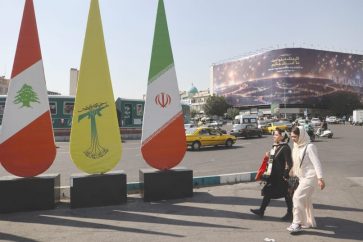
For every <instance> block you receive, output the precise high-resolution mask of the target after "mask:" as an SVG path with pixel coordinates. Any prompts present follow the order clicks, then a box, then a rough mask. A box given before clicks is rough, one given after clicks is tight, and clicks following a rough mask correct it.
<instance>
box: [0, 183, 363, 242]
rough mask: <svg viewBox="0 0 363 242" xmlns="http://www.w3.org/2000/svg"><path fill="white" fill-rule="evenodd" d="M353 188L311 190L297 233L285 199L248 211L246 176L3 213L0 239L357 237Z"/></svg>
mask: <svg viewBox="0 0 363 242" xmlns="http://www.w3.org/2000/svg"><path fill="white" fill-rule="evenodd" d="M350 189H352V190H351V191H347V192H349V194H351V195H349V196H346V195H345V194H342V192H344V191H341V190H336V189H335V190H334V189H333V188H331V190H329V188H328V189H327V190H324V191H323V192H320V191H316V192H315V196H314V207H315V215H316V219H317V223H318V229H309V230H305V231H304V232H303V233H302V234H300V235H295V236H292V235H290V234H289V233H288V232H287V231H286V227H287V226H288V225H289V223H287V222H282V221H280V217H281V216H283V215H284V214H285V212H286V207H285V202H284V201H283V200H282V199H281V200H274V201H272V202H271V204H270V206H269V207H268V209H267V211H266V216H265V218H264V219H262V220H261V219H259V218H257V217H256V216H255V215H253V214H251V213H250V212H249V210H250V208H255V207H258V206H259V204H260V202H261V196H260V186H259V184H258V183H254V182H250V183H239V184H234V185H224V186H215V187H205V188H199V189H194V197H192V198H188V199H178V200H170V201H162V202H152V203H146V202H143V200H142V199H141V198H140V196H139V194H134V195H131V196H129V197H128V202H127V204H124V205H120V206H110V207H98V208H87V209H74V210H71V209H69V208H68V205H67V204H60V205H59V207H58V208H57V209H55V210H48V211H37V212H26V213H14V214H1V215H0V240H1V241H3V240H4V241H88V242H90V241H148V242H153V241H155V242H156V241H158V242H159V241H224V242H227V241H264V239H265V238H266V237H268V238H273V239H275V241H304V242H306V241H309V242H313V241H361V240H363V232H362V229H363V216H362V215H363V209H362V208H363V199H362V197H363V195H362V193H361V191H362V189H361V187H360V186H356V187H351V188H350ZM352 191H355V192H358V193H351V192H352ZM332 197H335V198H336V199H331V198H332Z"/></svg>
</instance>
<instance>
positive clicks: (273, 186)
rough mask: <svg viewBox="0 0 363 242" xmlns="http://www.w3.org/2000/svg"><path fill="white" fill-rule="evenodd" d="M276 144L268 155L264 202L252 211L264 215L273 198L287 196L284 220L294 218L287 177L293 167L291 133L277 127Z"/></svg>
mask: <svg viewBox="0 0 363 242" xmlns="http://www.w3.org/2000/svg"><path fill="white" fill-rule="evenodd" d="M273 141H274V144H273V145H272V148H271V151H270V152H268V153H267V154H266V155H267V156H269V162H268V165H267V169H266V172H265V173H264V175H263V180H265V181H266V184H265V185H264V187H263V188H262V191H261V195H262V196H263V200H262V204H261V206H260V208H259V209H251V212H252V213H254V214H256V215H258V216H259V217H260V218H263V217H264V214H265V210H266V207H267V206H268V204H269V203H270V201H271V199H278V198H282V197H284V198H285V201H286V205H287V213H286V215H285V216H283V217H282V218H281V219H282V220H284V221H291V220H292V208H293V206H292V198H291V196H290V194H289V192H288V183H287V179H288V176H289V171H290V169H291V168H292V157H291V149H290V146H289V145H288V142H289V135H288V133H287V132H285V131H283V130H281V129H279V128H276V130H275V131H274V135H273Z"/></svg>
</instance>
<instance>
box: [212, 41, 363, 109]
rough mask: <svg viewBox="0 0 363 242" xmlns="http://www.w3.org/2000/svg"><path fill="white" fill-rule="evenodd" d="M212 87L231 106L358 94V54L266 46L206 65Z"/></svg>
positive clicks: (362, 90)
mask: <svg viewBox="0 0 363 242" xmlns="http://www.w3.org/2000/svg"><path fill="white" fill-rule="evenodd" d="M212 73H213V76H212V78H213V79H212V91H213V93H214V94H216V95H221V96H225V97H226V99H227V101H228V102H229V103H230V104H232V105H233V106H251V105H252V106H253V105H270V104H272V103H281V104H283V103H287V104H307V103H318V102H319V100H321V98H322V97H324V96H326V95H331V94H335V93H337V92H347V93H355V94H358V95H360V96H362V95H363V56H362V55H354V54H346V53H338V52H329V51H321V50H313V49H303V48H287V49H279V50H271V51H268V52H264V53H261V54H257V55H253V56H249V57H245V58H243V59H239V60H234V61H230V62H225V63H221V64H215V65H213V66H212Z"/></svg>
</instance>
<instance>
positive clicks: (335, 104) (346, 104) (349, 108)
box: [321, 92, 363, 117]
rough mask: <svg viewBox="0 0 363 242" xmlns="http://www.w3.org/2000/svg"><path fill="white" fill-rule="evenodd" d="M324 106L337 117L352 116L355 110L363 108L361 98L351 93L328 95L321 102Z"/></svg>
mask: <svg viewBox="0 0 363 242" xmlns="http://www.w3.org/2000/svg"><path fill="white" fill-rule="evenodd" d="M321 102H322V105H323V106H325V107H326V108H327V109H329V111H330V112H331V114H333V115H336V116H339V117H341V116H343V115H346V116H350V115H351V114H352V113H353V110H354V109H359V108H362V107H363V105H362V103H361V102H360V99H359V96H358V95H357V94H353V93H351V92H338V93H333V94H331V95H327V96H325V97H323V98H322V100H321Z"/></svg>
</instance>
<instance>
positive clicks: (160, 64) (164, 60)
mask: <svg viewBox="0 0 363 242" xmlns="http://www.w3.org/2000/svg"><path fill="white" fill-rule="evenodd" d="M173 63H174V61H173V52H172V50H171V45H170V38H169V32H168V23H167V21H166V15H165V9H164V2H163V0H159V4H158V12H157V16H156V23H155V34H154V40H153V48H152V53H151V61H150V70H149V79H148V80H149V81H148V84H150V83H151V82H153V81H154V80H155V79H156V78H155V76H156V75H158V74H159V72H161V71H162V70H164V69H166V68H167V67H168V66H170V65H171V64H173Z"/></svg>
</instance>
